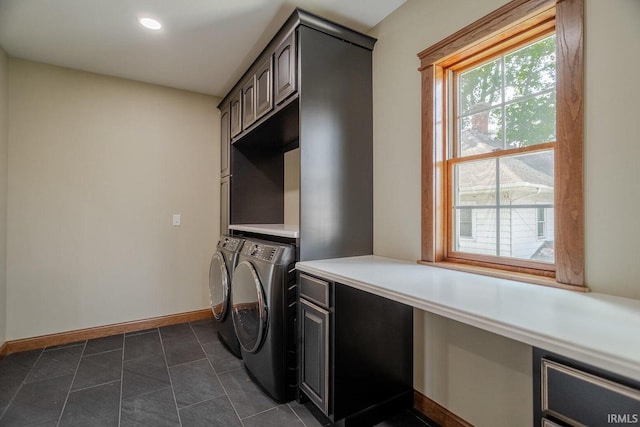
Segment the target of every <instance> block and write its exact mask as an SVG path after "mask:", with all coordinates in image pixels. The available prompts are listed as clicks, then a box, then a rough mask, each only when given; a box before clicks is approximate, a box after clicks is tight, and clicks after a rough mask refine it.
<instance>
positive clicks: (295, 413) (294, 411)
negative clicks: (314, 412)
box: [286, 402, 307, 427]
mask: <svg viewBox="0 0 640 427" xmlns="http://www.w3.org/2000/svg"><path fill="white" fill-rule="evenodd" d="M289 403H290V402H287V403H286V405H287V406H288V407H289V409H291V412H293V414H294V415H295V416H296V417H298V419H299V420H300V422H301V423H302V425H303V426H304V427H307V424H306V423H305V422H304V420H303V419H302V418H301V417H300V415H298V413H297V412H296V410H295V409H293V408H292V407H291V405H290V404H289Z"/></svg>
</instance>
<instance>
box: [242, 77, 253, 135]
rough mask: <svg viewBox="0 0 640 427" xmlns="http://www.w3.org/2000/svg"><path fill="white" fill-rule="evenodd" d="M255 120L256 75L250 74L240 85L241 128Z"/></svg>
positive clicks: (246, 126)
mask: <svg viewBox="0 0 640 427" xmlns="http://www.w3.org/2000/svg"><path fill="white" fill-rule="evenodd" d="M255 121H256V76H255V75H253V76H251V77H250V78H249V79H248V80H247V82H246V83H245V84H244V86H242V129H246V128H248V127H249V126H251V125H252V124H253V122H255Z"/></svg>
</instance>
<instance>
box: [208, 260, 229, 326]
mask: <svg viewBox="0 0 640 427" xmlns="http://www.w3.org/2000/svg"><path fill="white" fill-rule="evenodd" d="M209 299H210V301H211V311H213V317H215V318H216V320H220V321H221V320H223V319H224V316H225V315H226V314H227V306H228V305H229V302H228V301H229V271H228V270H227V264H226V263H225V262H224V257H223V256H222V254H221V253H220V252H216V253H215V254H214V255H213V257H212V258H211V265H210V266H209Z"/></svg>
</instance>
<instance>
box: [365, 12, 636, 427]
mask: <svg viewBox="0 0 640 427" xmlns="http://www.w3.org/2000/svg"><path fill="white" fill-rule="evenodd" d="M506 2H507V1H506V0H486V1H482V2H478V1H475V0H450V1H443V0H441V1H430V2H425V1H423V0H408V1H407V3H406V4H405V5H404V6H402V7H401V8H400V9H398V10H397V11H396V12H395V13H394V14H393V15H391V16H390V17H388V18H386V19H385V20H384V21H382V22H381V23H380V24H379V25H378V26H377V27H375V28H374V29H373V30H372V35H374V36H375V37H378V43H377V44H376V47H375V50H374V171H375V176H374V200H375V202H374V252H375V253H376V254H377V255H384V256H391V257H396V258H402V259H407V260H416V259H418V258H419V257H420V74H419V72H418V71H417V68H418V60H417V57H416V54H417V53H418V52H420V51H421V50H423V49H425V48H427V47H429V46H430V45H432V44H434V43H436V42H438V41H440V40H441V39H443V38H444V37H446V36H448V35H450V34H452V33H453V32H455V31H456V30H458V29H460V28H462V27H464V26H465V25H467V24H469V23H471V22H473V21H474V20H476V19H478V18H480V17H482V16H483V15H485V14H487V13H489V12H490V11H492V10H494V9H496V8H497V7H499V6H501V5H502V4H504V3H506ZM585 3H586V4H585V31H586V34H585V62H586V65H585V66H586V70H585V74H586V94H585V99H586V105H585V122H586V128H585V219H586V236H585V237H586V265H587V270H586V278H587V283H588V285H589V286H590V287H591V288H592V289H593V290H594V291H596V292H603V293H607V294H612V295H620V296H626V297H631V298H640V285H638V280H637V278H638V274H639V270H638V266H637V265H638V263H637V249H636V245H637V242H638V241H640V223H639V222H638V221H637V212H638V211H640V191H638V190H637V188H636V187H635V186H634V185H633V184H632V183H636V182H638V181H639V180H640V176H639V171H640V169H638V167H637V166H635V164H636V163H637V159H638V158H640V144H638V136H637V131H636V127H637V126H636V124H635V123H636V122H637V120H638V118H637V116H638V111H639V110H638V100H639V99H640V81H639V80H638V79H637V76H636V74H637V70H638V69H639V68H640V51H639V50H638V46H637V41H638V40H640V26H638V25H637V22H638V20H639V19H640V2H638V1H637V0H616V1H614V2H601V1H599V0H586V1H585ZM415 336H416V340H415V344H416V345H415V351H416V358H415V360H416V362H415V363H416V366H415V386H416V389H418V390H420V391H422V392H424V393H425V394H427V395H428V396H429V397H431V398H432V399H434V400H436V401H438V402H439V403H441V404H443V405H444V406H446V407H447V408H449V409H450V410H452V411H453V412H455V413H457V414H459V415H461V416H463V417H464V418H466V419H467V420H468V421H470V422H472V423H474V424H475V425H477V426H491V427H499V426H505V427H506V426H514V425H530V423H531V401H532V395H531V394H532V392H531V367H530V360H531V356H530V348H529V347H528V346H525V345H523V344H520V343H517V342H514V341H511V340H507V339H505V338H501V337H497V336H495V335H492V334H489V333H486V332H482V331H480V330H477V329H474V328H471V327H468V326H463V325H460V324H458V323H457V322H453V321H449V320H446V319H442V318H439V317H438V316H435V315H431V314H428V313H421V312H417V313H416V330H415Z"/></svg>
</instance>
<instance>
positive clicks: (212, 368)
mask: <svg viewBox="0 0 640 427" xmlns="http://www.w3.org/2000/svg"><path fill="white" fill-rule="evenodd" d="M189 327H190V328H191V331H192V332H193V335H195V336H196V341H198V344H199V345H200V348H201V349H202V351H203V352H204V355H205V356H206V358H207V362H209V366H211V370H212V371H213V373H214V374H215V376H216V379H217V380H218V382H219V383H220V387H222V390H223V391H224V395H225V396H226V397H227V400H228V401H229V403H230V404H231V409H233V412H234V413H235V414H236V417H238V421H240V425H241V426H242V427H244V422H243V421H242V418H240V414H238V410H237V409H236V405H234V404H233V401H232V400H231V398H230V397H229V393H228V392H227V389H226V387H225V386H224V384H223V383H222V381H221V380H220V376H219V375H218V372H216V370H215V369H214V367H213V364H212V363H211V360H210V359H209V355H208V354H207V352H206V351H205V349H204V347H203V346H202V342H201V341H200V337H198V334H196V331H194V330H193V326H192V325H191V322H189ZM227 372H231V371H227Z"/></svg>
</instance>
